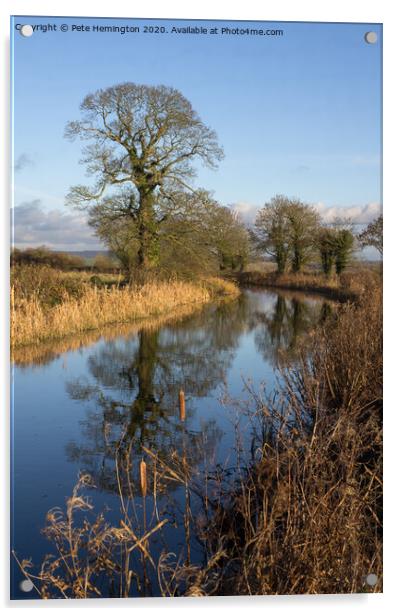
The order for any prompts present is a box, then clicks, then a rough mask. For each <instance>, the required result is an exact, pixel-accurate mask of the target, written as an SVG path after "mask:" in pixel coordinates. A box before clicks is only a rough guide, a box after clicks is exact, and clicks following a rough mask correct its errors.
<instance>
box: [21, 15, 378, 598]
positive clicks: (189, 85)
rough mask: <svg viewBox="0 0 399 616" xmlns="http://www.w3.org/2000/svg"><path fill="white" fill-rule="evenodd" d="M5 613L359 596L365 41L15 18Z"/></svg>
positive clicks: (355, 32)
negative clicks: (168, 600) (19, 608)
mask: <svg viewBox="0 0 399 616" xmlns="http://www.w3.org/2000/svg"><path fill="white" fill-rule="evenodd" d="M11 41H12V94H13V105H12V123H13V210H12V221H13V225H12V235H13V242H12V255H11V280H12V315H11V316H12V320H11V326H12V361H13V368H12V447H11V449H12V502H11V510H12V537H11V549H12V552H11V555H10V558H11V569H12V576H11V580H12V588H11V596H12V598H13V599H39V600H40V599H44V598H59V599H63V598H95V597H99V598H101V597H107V598H110V597H151V596H156V597H159V596H161V597H170V596H207V595H253V594H263V595H268V594H304V593H364V592H366V593H374V592H381V590H382V494H381V485H382V458H381V456H382V445H381V443H382V393H381V388H382V377H381V374H382V371H381V364H382V357H381V271H382V210H381V78H382V76H381V55H382V26H381V25H380V24H367V23H356V24H348V23H293V22H282V23H274V22H273V23H271V22H244V21H241V22H232V21H206V20H204V21H182V20H157V19H141V20H138V19H96V18H80V17H74V18H65V17H64V18H60V17H20V16H17V17H13V18H12V21H11Z"/></svg>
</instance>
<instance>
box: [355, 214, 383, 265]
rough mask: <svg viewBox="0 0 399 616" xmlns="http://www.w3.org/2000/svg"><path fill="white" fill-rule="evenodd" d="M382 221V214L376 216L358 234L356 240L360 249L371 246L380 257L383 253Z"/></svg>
mask: <svg viewBox="0 0 399 616" xmlns="http://www.w3.org/2000/svg"><path fill="white" fill-rule="evenodd" d="M382 234H383V221H382V214H380V216H378V218H376V219H375V220H373V221H372V222H370V223H369V224H368V225H367V227H366V228H365V229H364V231H362V232H361V233H359V235H358V240H359V242H360V245H361V246H362V248H364V247H366V246H373V248H376V249H377V250H378V252H379V253H380V255H381V256H382V251H383V237H382Z"/></svg>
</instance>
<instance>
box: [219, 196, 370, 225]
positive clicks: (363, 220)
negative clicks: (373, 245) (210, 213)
mask: <svg viewBox="0 0 399 616" xmlns="http://www.w3.org/2000/svg"><path fill="white" fill-rule="evenodd" d="M261 207H262V206H260V205H255V204H253V203H247V202H246V201H239V202H237V203H232V204H231V205H230V208H231V209H232V210H234V211H235V212H237V214H239V215H240V216H241V218H242V220H243V221H244V222H245V223H247V224H253V222H254V221H255V218H256V214H257V212H258V210H259V209H260V208H261ZM313 207H314V208H315V209H316V210H317V211H318V212H319V214H320V216H321V218H322V220H323V222H325V223H331V222H334V221H335V220H336V219H337V218H340V219H343V220H347V221H348V222H353V223H355V224H368V223H369V222H371V221H372V220H374V219H375V218H377V216H379V215H380V214H381V205H380V204H379V203H375V202H372V203H366V204H365V205H351V206H346V207H343V206H341V207H339V206H335V205H333V206H327V205H325V204H324V203H314V204H313Z"/></svg>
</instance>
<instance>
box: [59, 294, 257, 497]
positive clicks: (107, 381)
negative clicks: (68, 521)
mask: <svg viewBox="0 0 399 616" xmlns="http://www.w3.org/2000/svg"><path fill="white" fill-rule="evenodd" d="M247 321H248V301H247V297H246V296H245V295H243V296H242V297H241V298H240V299H239V300H237V301H234V302H228V303H227V302H226V303H221V304H219V305H216V306H212V307H209V308H208V309H207V310H205V311H203V312H201V313H198V314H196V315H195V316H192V317H190V318H189V319H185V320H183V321H180V322H177V323H175V324H173V325H168V326H167V327H164V328H162V329H152V330H151V329H143V330H141V331H140V332H139V333H138V334H137V335H134V336H131V337H125V338H117V339H114V340H112V341H108V342H106V343H103V344H101V345H99V346H97V347H96V348H95V349H94V350H93V352H92V354H91V355H90V357H89V359H88V372H89V375H90V377H89V378H88V379H85V380H83V379H78V380H75V381H72V382H69V383H68V384H67V390H68V393H69V395H70V396H71V397H72V398H73V399H75V400H81V401H86V402H87V403H88V410H87V414H86V418H85V420H84V421H83V422H82V435H83V443H77V442H73V443H70V444H69V446H68V452H67V453H68V457H69V459H71V460H75V461H77V460H78V461H79V462H80V463H81V464H82V465H84V468H85V470H86V471H87V472H89V473H90V474H91V475H92V476H93V478H94V480H95V482H96V484H97V485H98V486H99V487H101V488H102V489H103V490H106V491H111V492H116V491H117V488H118V486H117V480H118V478H117V477H116V473H115V457H116V455H118V456H122V455H123V456H124V457H125V453H126V452H127V451H131V453H132V456H133V458H134V457H136V458H138V457H139V456H141V455H142V451H143V447H145V448H147V449H150V450H151V451H153V452H154V453H156V454H157V455H158V456H159V457H160V458H166V457H168V456H170V455H171V454H172V453H173V454H177V455H181V456H182V455H183V454H184V455H188V456H189V458H190V463H191V465H194V464H199V463H200V461H201V460H202V459H203V458H204V457H206V458H207V459H209V458H211V457H212V456H213V455H214V452H215V450H216V447H217V444H218V442H219V440H220V438H221V436H222V431H221V430H220V428H219V427H218V426H217V424H216V421H215V420H214V419H208V420H207V421H203V422H202V425H201V429H200V430H197V431H194V430H192V429H186V426H188V427H189V426H190V424H191V420H192V419H193V414H194V400H195V399H196V398H203V397H205V396H207V395H208V394H209V393H210V392H211V391H212V390H213V389H215V388H216V387H217V386H218V385H219V384H220V383H223V381H224V378H225V374H226V371H227V370H228V368H229V366H230V364H231V361H232V359H233V357H234V351H235V348H236V346H237V344H238V339H239V336H240V334H241V333H242V332H243V331H244V329H245V327H246V324H247ZM180 389H183V390H184V392H185V395H186V401H187V402H186V405H187V406H186V414H187V416H186V422H185V423H183V422H181V421H180V419H179V411H178V397H179V391H180ZM135 467H136V471H135V472H136V474H137V464H136V465H135ZM136 480H137V477H136Z"/></svg>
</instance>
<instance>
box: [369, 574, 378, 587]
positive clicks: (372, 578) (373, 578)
mask: <svg viewBox="0 0 399 616" xmlns="http://www.w3.org/2000/svg"><path fill="white" fill-rule="evenodd" d="M377 582H378V577H377V576H376V574H375V573H369V574H368V576H367V577H366V583H367V584H368V585H369V586H375V585H376V584H377Z"/></svg>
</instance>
